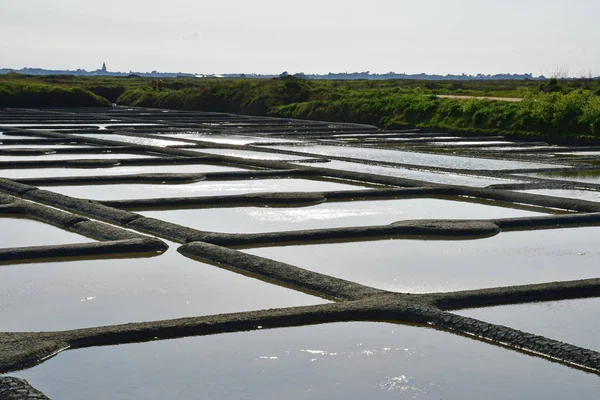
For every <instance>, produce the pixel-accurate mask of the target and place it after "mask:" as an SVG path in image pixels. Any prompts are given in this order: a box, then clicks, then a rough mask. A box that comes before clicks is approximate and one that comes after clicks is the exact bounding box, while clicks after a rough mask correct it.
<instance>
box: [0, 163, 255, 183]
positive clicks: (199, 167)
mask: <svg viewBox="0 0 600 400" xmlns="http://www.w3.org/2000/svg"><path fill="white" fill-rule="evenodd" d="M230 171H249V170H247V169H242V168H234V167H225V166H221V165H209V164H185V165H169V164H167V165H149V166H122V167H112V168H23V169H21V168H19V169H0V177H3V178H10V179H22V178H41V177H60V176H106V175H110V176H118V175H133V174H196V173H204V172H230Z"/></svg>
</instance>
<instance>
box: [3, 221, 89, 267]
mask: <svg viewBox="0 0 600 400" xmlns="http://www.w3.org/2000/svg"><path fill="white" fill-rule="evenodd" d="M32 233H35V234H32ZM93 241H94V240H93V239H90V238H87V237H85V236H81V235H78V234H76V233H74V232H69V231H66V230H63V229H60V228H57V227H56V226H53V225H50V224H45V223H43V222H38V221H34V220H30V219H25V218H0V247H1V248H10V247H26V246H43V245H54V244H69V243H84V242H93ZM0 261H1V260H0Z"/></svg>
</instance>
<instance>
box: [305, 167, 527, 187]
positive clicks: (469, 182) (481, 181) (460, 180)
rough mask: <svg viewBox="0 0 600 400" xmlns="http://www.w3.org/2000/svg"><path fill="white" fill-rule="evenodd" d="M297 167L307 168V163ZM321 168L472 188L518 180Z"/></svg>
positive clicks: (398, 170) (382, 169) (400, 170)
mask: <svg viewBox="0 0 600 400" xmlns="http://www.w3.org/2000/svg"><path fill="white" fill-rule="evenodd" d="M297 165H303V166H306V164H305V163H297ZM316 166H317V167H319V168H331V169H339V170H342V171H354V172H364V173H368V174H376V175H384V176H393V177H398V178H406V179H414V180H418V181H425V182H433V183H442V184H446V185H462V186H472V187H486V186H489V185H496V184H500V183H515V182H517V181H516V180H509V179H500V178H487V177H480V176H473V175H459V174H451V173H445V172H431V171H419V170H413V169H405V168H394V167H380V166H377V165H368V164H360V163H353V162H346V161H331V162H328V163H324V164H317V165H316Z"/></svg>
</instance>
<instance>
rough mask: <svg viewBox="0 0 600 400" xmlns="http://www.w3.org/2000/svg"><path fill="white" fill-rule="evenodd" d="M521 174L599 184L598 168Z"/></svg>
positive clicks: (599, 172)
mask: <svg viewBox="0 0 600 400" xmlns="http://www.w3.org/2000/svg"><path fill="white" fill-rule="evenodd" d="M521 176H532V177H535V178H544V179H559V180H561V181H573V182H584V183H595V184H600V170H581V171H558V172H539V173H533V174H521Z"/></svg>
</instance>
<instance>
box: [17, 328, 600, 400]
mask: <svg viewBox="0 0 600 400" xmlns="http://www.w3.org/2000/svg"><path fill="white" fill-rule="evenodd" d="M165 366H168V368H166V367H165ZM14 375H16V376H18V377H22V378H25V379H27V380H28V381H29V382H30V383H31V384H32V385H34V387H36V388H38V389H40V390H42V391H43V392H45V393H46V394H47V395H48V396H50V397H51V398H65V399H67V398H69V399H78V398H86V399H111V398H119V399H122V400H127V399H140V398H142V399H171V398H172V399H188V398H189V399H191V398H198V399H279V398H281V399H293V400H295V399H302V400H304V399H335V400H338V399H339V400H342V399H343V400H346V399H368V398H377V399H415V398H416V399H441V398H443V399H445V400H459V399H460V400H464V399H481V398H485V399H488V400H505V399H513V398H522V397H523V394H525V396H526V398H527V399H534V400H542V399H543V400H546V399H549V398H556V399H559V398H566V397H569V396H571V397H573V396H575V397H576V398H577V399H578V400H579V399H582V400H588V399H596V398H597V394H598V377H597V376H596V375H592V374H586V373H584V372H581V371H578V370H575V369H571V368H568V367H565V366H563V365H559V364H556V363H552V362H549V361H547V360H544V359H541V358H536V357H531V356H528V355H524V354H521V353H518V352H515V351H510V350H507V349H504V348H500V347H495V346H492V345H489V344H486V343H482V342H478V341H474V340H470V339H468V338H465V337H461V336H457V335H452V334H449V333H445V332H440V331H435V330H432V329H427V328H417V327H411V326H403V325H392V324H386V323H379V324H377V323H336V324H327V325H318V326H308V327H298V328H285V329H272V330H259V331H254V332H244V333H232V334H221V335H212V336H204V337H195V338H185V339H178V340H169V341H155V342H149V343H143V344H134V345H121V346H112V347H101V348H90V349H82V350H72V351H67V352H65V353H62V354H59V355H58V356H57V357H55V358H53V359H50V360H48V361H46V362H45V363H44V364H42V365H40V366H38V367H35V368H33V369H30V370H27V371H21V372H17V373H16V374H14Z"/></svg>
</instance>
